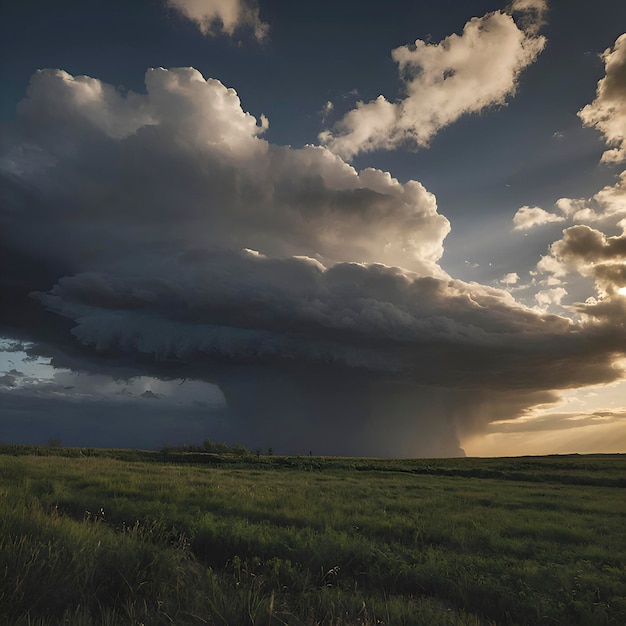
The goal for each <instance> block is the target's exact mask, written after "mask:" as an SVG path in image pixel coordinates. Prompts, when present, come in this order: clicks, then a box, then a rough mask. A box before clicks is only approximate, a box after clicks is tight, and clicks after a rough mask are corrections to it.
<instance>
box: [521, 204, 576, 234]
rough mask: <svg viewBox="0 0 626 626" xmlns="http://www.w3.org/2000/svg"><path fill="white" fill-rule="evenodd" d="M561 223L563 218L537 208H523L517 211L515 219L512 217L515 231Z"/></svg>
mask: <svg viewBox="0 0 626 626" xmlns="http://www.w3.org/2000/svg"><path fill="white" fill-rule="evenodd" d="M563 221H565V218H564V217H561V216H559V215H555V214H554V213H548V211H544V210H543V209H542V208H540V207H538V206H535V207H529V206H523V207H521V208H520V209H518V210H517V213H516V214H515V217H513V223H514V224H515V230H529V229H531V228H533V227H535V226H541V225H543V224H549V223H551V222H563Z"/></svg>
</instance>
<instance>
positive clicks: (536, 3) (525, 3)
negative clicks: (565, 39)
mask: <svg viewBox="0 0 626 626" xmlns="http://www.w3.org/2000/svg"><path fill="white" fill-rule="evenodd" d="M510 11H511V13H513V14H517V17H518V21H519V23H520V25H521V26H522V28H523V29H524V30H526V31H528V32H530V33H532V34H533V35H535V34H537V33H538V32H539V30H540V29H541V27H542V26H545V24H546V16H547V14H548V2H547V0H513V2H512V4H511V7H510Z"/></svg>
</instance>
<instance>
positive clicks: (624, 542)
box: [0, 446, 626, 626]
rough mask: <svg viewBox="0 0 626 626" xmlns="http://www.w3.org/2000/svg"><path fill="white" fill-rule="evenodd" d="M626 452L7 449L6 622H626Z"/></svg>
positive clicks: (0, 465) (3, 452)
mask: <svg viewBox="0 0 626 626" xmlns="http://www.w3.org/2000/svg"><path fill="white" fill-rule="evenodd" d="M625 488H626V455H598V456H595V455H593V456H576V455H574V456H552V457H537V458H533V457H527V458H518V459H442V460H438V459H417V460H379V459H350V458H343V459H342V458H322V457H281V456H274V455H272V456H268V455H250V454H247V455H232V454H205V453H198V452H189V453H184V452H177V451H172V450H167V449H164V450H163V451H161V452H141V451H132V450H127V451H124V450H85V449H62V448H58V449H56V448H46V447H41V448H35V447H30V448H29V447H19V446H2V447H0V623H1V624H11V625H15V626H20V625H27V624H28V625H42V626H43V625H45V624H78V625H82V624H85V625H86V624H94V625H95V624H98V625H104V626H107V625H113V624H137V625H139V624H146V625H159V624H176V625H187V624H211V625H230V626H236V625H239V624H241V625H244V624H251V625H270V624H271V625H284V624H289V625H303V626H309V625H314V624H325V625H326V624H327V625H333V626H341V625H343V626H347V625H361V626H367V625H374V624H386V625H389V626H397V625H419V624H424V625H429V626H431V625H433V626H437V625H443V624H445V625H472V626H477V625H485V626H490V625H530V624H546V625H547V624H566V625H572V626H575V625H581V626H594V625H605V624H614V625H616V626H617V625H619V626H622V625H623V624H625V623H626V497H624V496H625V495H626V490H625Z"/></svg>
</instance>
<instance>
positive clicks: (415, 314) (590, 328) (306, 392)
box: [0, 5, 626, 456]
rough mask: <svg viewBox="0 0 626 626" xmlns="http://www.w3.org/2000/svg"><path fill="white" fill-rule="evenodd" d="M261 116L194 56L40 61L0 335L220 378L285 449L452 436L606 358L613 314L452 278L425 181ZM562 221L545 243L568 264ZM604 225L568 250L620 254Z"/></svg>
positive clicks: (5, 272)
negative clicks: (128, 74)
mask: <svg viewBox="0 0 626 626" xmlns="http://www.w3.org/2000/svg"><path fill="white" fill-rule="evenodd" d="M533 6H534V5H533ZM494 15H495V16H499V17H497V23H498V25H500V26H502V27H506V28H515V29H517V27H516V26H515V25H514V23H513V22H512V20H511V18H510V16H508V15H504V14H494ZM494 19H496V17H494ZM509 22H510V24H509ZM520 32H521V31H520ZM520 37H522V38H525V37H530V35H526V34H523V33H522V34H520ZM531 47H532V54H531V51H527V52H526V54H527V56H528V58H530V57H531V56H533V55H534V54H536V53H537V52H538V50H539V49H540V47H541V46H540V45H539V44H538V43H537V42H535V44H533V46H531ZM518 66H519V67H521V65H519V63H518ZM507 89H508V88H507ZM503 93H508V91H507V90H505V91H504V92H503ZM267 125H268V121H267V120H266V119H265V118H264V117H263V116H259V119H256V118H255V116H253V115H251V114H250V113H248V112H246V111H245V110H244V109H243V108H242V106H241V102H240V100H239V98H238V96H237V94H236V92H235V91H234V90H233V89H229V88H227V87H225V86H224V85H223V84H222V83H221V82H219V81H217V80H214V79H205V78H204V77H203V76H202V75H201V74H200V73H199V72H198V71H196V70H194V69H192V68H178V69H172V70H165V69H163V68H156V69H151V70H148V72H147V74H146V93H132V92H122V91H120V90H118V89H116V88H114V87H113V86H111V85H107V84H105V83H103V82H101V81H99V80H97V79H95V78H90V77H85V76H72V75H70V74H68V73H67V72H64V71H61V70H54V69H53V70H42V71H39V72H37V73H36V74H35V75H34V76H33V77H32V80H31V84H30V86H29V89H28V93H27V97H26V98H25V99H24V100H23V101H22V103H21V104H20V107H19V116H18V120H17V122H16V124H15V125H14V127H13V130H12V132H11V133H9V134H7V135H6V136H5V138H4V140H3V144H2V154H1V169H2V187H3V190H4V192H3V193H4V197H3V200H2V205H1V209H0V211H1V212H0V220H1V222H2V234H1V235H0V242H1V244H2V255H3V263H2V266H1V267H2V268H3V269H1V270H0V288H1V289H2V293H3V298H4V299H5V302H7V305H6V306H4V307H3V308H2V310H1V311H0V323H1V324H2V331H3V333H4V334H5V336H9V337H15V338H18V339H20V340H23V341H29V342H32V347H31V348H30V350H31V351H32V352H33V353H34V354H41V355H47V356H50V357H52V358H53V364H54V365H55V366H57V367H67V368H69V369H72V370H74V371H84V372H88V373H91V374H92V375H97V374H98V373H101V372H104V371H106V372H109V373H112V372H115V371H117V372H118V376H121V377H125V378H128V379H131V378H133V377H137V376H141V375H145V376H154V377H157V378H162V379H169V380H172V379H181V380H185V379H196V380H201V381H207V382H211V383H214V384H217V385H218V386H219V388H220V389H221V390H222V392H223V394H224V397H225V400H226V403H227V405H228V412H229V415H230V419H231V420H232V421H231V428H236V430H237V432H239V433H241V437H240V439H241V440H243V442H244V443H247V444H249V445H253V446H256V445H263V446H268V445H271V446H274V447H275V448H276V449H280V450H282V451H285V452H306V451H309V450H315V451H316V452H320V453H334V454H371V455H386V456H394V455H403V456H410V455H421V456H451V455H458V454H462V450H461V447H460V441H461V438H462V437H463V436H465V435H467V434H472V433H476V432H481V431H482V430H484V429H485V428H486V426H487V425H488V424H489V423H490V422H492V421H494V420H501V419H506V418H511V417H512V416H513V417H514V416H516V415H521V414H523V413H524V412H525V411H526V410H527V409H528V408H529V407H532V406H535V405H537V404H542V403H549V402H551V401H554V400H555V398H556V397H557V396H556V394H555V391H556V390H559V389H567V388H573V387H578V386H584V385H590V384H599V383H604V382H610V381H615V380H618V379H620V378H621V377H622V376H623V370H622V369H621V367H620V365H619V358H620V357H621V356H623V355H624V353H625V352H626V329H625V328H624V324H623V323H621V324H619V323H615V320H616V318H615V316H612V315H604V316H601V315H599V314H593V313H590V315H592V316H594V322H593V323H591V322H588V321H582V322H574V321H572V320H570V319H568V318H566V317H559V316H556V315H547V314H544V313H541V312H538V311H536V310H533V309H530V308H527V307H524V306H522V305H521V304H519V303H518V302H516V301H515V299H514V298H513V297H512V296H511V295H510V293H509V292H508V291H506V290H503V289H497V288H493V287H489V286H485V285H480V284H477V283H467V282H463V281H460V280H456V279H454V278H452V277H450V276H449V275H448V274H447V273H446V272H445V271H444V270H443V269H442V268H441V267H440V266H439V264H438V261H439V259H440V258H441V255H442V253H443V243H444V239H445V237H446V235H447V234H448V232H449V230H450V225H449V223H448V220H447V219H446V218H445V217H443V216H442V215H440V214H439V213H438V210H437V204H436V200H435V197H434V196H433V194H431V193H430V192H428V191H427V190H426V189H425V188H424V187H423V186H422V185H421V184H420V183H419V182H416V181H409V182H406V183H400V182H399V181H397V180H395V179H394V178H393V177H392V176H391V175H390V174H388V173H386V172H382V171H380V170H375V169H365V170H362V171H360V172H359V171H356V170H355V169H354V168H353V167H352V166H350V165H349V164H347V163H346V162H345V161H344V160H342V158H340V157H339V156H337V155H336V154H333V153H332V152H331V151H329V150H328V149H326V148H324V147H319V146H305V147H304V148H301V149H292V148H289V147H281V146H275V145H271V144H270V143H268V142H267V141H266V140H265V139H264V138H263V133H264V130H265V129H266V128H267ZM577 233H578V234H580V233H579V232H578V231H572V232H571V233H570V235H571V237H570V239H564V242H565V243H563V244H562V245H561V247H559V246H558V245H556V244H555V246H553V254H554V255H555V257H554V258H555V260H556V262H558V263H561V262H565V260H566V259H572V262H575V259H578V258H582V259H583V261H585V262H586V258H587V257H585V256H584V254H587V252H584V254H582V253H579V251H580V246H578V247H577V246H576V245H574V244H575V240H577V239H576V238H575V237H574V235H576V234H577ZM590 237H592V238H593V237H594V235H593V233H592V234H591V235H590ZM596 239H597V237H596ZM617 239H619V238H617ZM617 239H615V238H614V239H606V238H605V239H604V240H600V241H599V242H597V245H596V246H595V247H593V246H591V247H590V246H589V245H586V246H583V248H582V250H583V251H589V250H591V249H592V248H593V250H594V251H595V252H594V254H595V253H597V254H596V256H598V255H600V256H598V258H601V259H602V260H603V263H606V262H607V261H608V260H612V261H615V260H616V259H617V257H616V256H615V255H617V254H622V245H621V243H620V241H617ZM570 240H571V241H570ZM594 241H595V240H594ZM566 244H567V245H566ZM570 244H571V245H570ZM589 254H590V253H589ZM568 255H569V256H568ZM581 255H582V256H581ZM617 260H619V261H620V262H621V261H622V257H619V259H617ZM576 262H577V261H576ZM598 276H599V275H598ZM7 382H14V381H7ZM146 391H151V393H152V394H153V395H154V396H155V397H152V396H151V397H150V399H149V400H148V399H146V398H147V396H143V398H142V400H141V402H143V403H144V404H149V405H150V406H152V405H153V404H158V402H160V400H159V399H158V395H157V393H155V392H154V391H153V390H146ZM12 397H13V398H15V396H12ZM14 401H15V400H12V402H14ZM38 401H39V400H32V399H31V400H29V402H38ZM58 401H59V402H61V400H60V399H59V400H58ZM12 410H13V409H12ZM233 425H236V426H233Z"/></svg>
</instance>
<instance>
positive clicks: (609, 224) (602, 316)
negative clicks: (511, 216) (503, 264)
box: [516, 35, 626, 326]
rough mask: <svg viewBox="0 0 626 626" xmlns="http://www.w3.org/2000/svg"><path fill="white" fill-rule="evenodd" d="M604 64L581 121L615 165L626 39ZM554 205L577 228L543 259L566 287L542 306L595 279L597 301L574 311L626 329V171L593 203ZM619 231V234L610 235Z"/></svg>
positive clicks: (624, 119)
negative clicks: (607, 147) (601, 138)
mask: <svg viewBox="0 0 626 626" xmlns="http://www.w3.org/2000/svg"><path fill="white" fill-rule="evenodd" d="M603 59H604V61H605V67H606V76H605V77H604V78H603V79H601V80H600V81H599V82H598V89H597V94H596V98H595V100H594V101H593V102H592V103H591V104H589V105H587V106H586V107H584V108H583V109H582V110H581V111H580V112H579V116H580V118H581V119H582V120H583V122H584V123H585V124H586V125H588V126H595V127H597V128H598V129H599V130H600V131H602V133H603V134H604V136H605V139H606V141H607V143H608V144H609V145H612V146H616V147H615V148H614V149H612V150H609V151H607V152H605V153H604V154H603V156H602V161H603V162H605V163H613V162H618V161H621V160H623V159H624V146H623V142H624V136H625V131H626V107H624V105H623V102H624V98H623V97H622V95H623V93H626V92H624V87H625V86H626V80H625V79H626V73H625V72H626V36H624V35H622V36H621V37H619V38H618V39H617V41H616V42H615V45H614V47H613V48H612V49H608V50H606V51H605V52H604V54H603ZM556 206H557V208H558V209H559V210H560V211H561V212H562V213H563V214H564V216H565V219H567V220H568V221H571V222H574V225H573V226H571V227H569V228H566V229H565V230H563V237H562V238H561V239H559V240H557V241H555V242H553V243H552V245H551V246H550V253H549V254H548V255H546V256H544V257H543V258H542V259H541V261H540V262H539V263H538V265H537V269H538V271H539V272H540V273H544V274H549V275H550V274H551V275H553V276H555V277H558V278H559V279H560V281H561V282H562V284H563V285H564V286H563V287H562V288H559V291H558V293H557V292H556V291H555V290H551V291H549V292H540V293H539V294H537V296H536V298H537V300H538V302H540V304H544V305H547V304H548V303H554V304H558V303H560V300H561V299H563V297H564V296H565V294H563V293H562V289H564V288H567V289H568V291H569V290H570V286H571V285H575V284H576V283H577V282H578V283H580V282H581V280H580V279H581V278H582V279H589V278H591V279H593V281H594V283H595V290H596V294H595V297H590V298H587V299H586V300H585V301H584V302H578V303H575V304H574V306H573V309H574V310H575V311H577V312H578V313H580V314H582V315H583V316H585V317H586V318H587V320H588V321H591V322H593V323H610V324H614V325H616V326H623V325H624V319H625V318H626V302H624V300H625V299H624V297H623V296H622V295H621V293H620V290H621V289H622V288H623V287H624V286H625V285H626V228H625V226H626V220H625V219H624V218H625V216H626V171H622V172H620V173H619V174H618V176H617V180H616V182H615V183H614V184H612V185H606V186H605V187H603V188H602V189H600V190H599V191H598V192H597V193H596V194H594V195H593V196H592V197H591V198H560V199H559V200H557V202H556ZM516 218H517V216H516ZM620 229H621V231H622V232H621V234H611V233H616V232H617V233H619V230H620ZM555 295H556V296H558V298H559V299H558V301H557V300H555V299H554V296H555Z"/></svg>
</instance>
